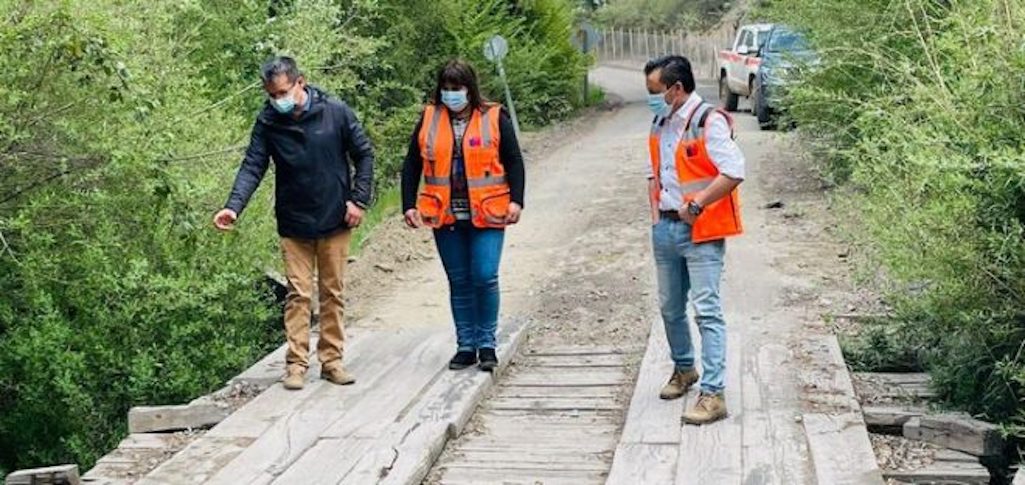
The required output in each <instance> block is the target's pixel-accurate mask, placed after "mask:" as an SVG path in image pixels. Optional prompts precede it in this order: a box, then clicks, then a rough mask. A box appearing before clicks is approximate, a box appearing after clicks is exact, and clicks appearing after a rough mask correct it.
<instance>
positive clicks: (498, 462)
mask: <svg viewBox="0 0 1025 485" xmlns="http://www.w3.org/2000/svg"><path fill="white" fill-rule="evenodd" d="M458 468H467V469H475V470H494V469H496V468H501V469H504V470H519V471H529V472H535V471H536V472H539V473H543V472H544V471H546V470H564V471H583V472H599V473H601V472H604V471H605V470H607V469H608V465H606V464H605V463H602V462H600V461H594V462H589V461H584V460H577V461H568V462H557V463H554V462H545V461H540V460H524V459H521V458H520V457H517V456H512V455H509V454H505V455H502V456H498V457H494V459H493V460H490V461H485V460H457V461H452V462H448V463H441V464H439V465H438V469H440V470H454V469H458ZM634 483H636V482H634ZM641 483H650V482H643V481H642V482H641Z"/></svg>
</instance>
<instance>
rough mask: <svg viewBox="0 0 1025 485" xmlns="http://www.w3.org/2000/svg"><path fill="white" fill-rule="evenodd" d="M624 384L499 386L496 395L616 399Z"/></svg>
mask: <svg viewBox="0 0 1025 485" xmlns="http://www.w3.org/2000/svg"><path fill="white" fill-rule="evenodd" d="M621 394H623V392H622V386H605V387H600V386H598V387H596V386H582V387H581V386H560V387H531V386H518V387H509V386H505V385H502V386H499V387H498V389H496V391H495V393H494V396H495V397H510V398H531V397H533V398H553V399H556V398H571V397H581V398H591V399H608V400H616V399H618V398H620V396H621Z"/></svg>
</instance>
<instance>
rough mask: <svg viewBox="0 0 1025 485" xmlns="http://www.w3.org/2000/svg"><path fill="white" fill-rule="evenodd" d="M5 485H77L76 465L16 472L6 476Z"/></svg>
mask: <svg viewBox="0 0 1025 485" xmlns="http://www.w3.org/2000/svg"><path fill="white" fill-rule="evenodd" d="M6 483H7V485H43V484H45V485H79V484H80V483H82V482H81V481H80V478H79V476H78V465H57V466H48V467H44V468H32V469H27V470H18V471H15V472H11V474H9V475H7V479H6Z"/></svg>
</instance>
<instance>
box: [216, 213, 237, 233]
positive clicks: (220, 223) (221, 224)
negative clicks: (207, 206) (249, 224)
mask: <svg viewBox="0 0 1025 485" xmlns="http://www.w3.org/2000/svg"><path fill="white" fill-rule="evenodd" d="M236 220H238V214H236V213H235V211H233V210H231V209H221V210H220V211H218V212H217V214H214V227H216V228H217V229H219V230H221V231H230V230H232V229H234V228H235V221H236Z"/></svg>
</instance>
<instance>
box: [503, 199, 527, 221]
mask: <svg viewBox="0 0 1025 485" xmlns="http://www.w3.org/2000/svg"><path fill="white" fill-rule="evenodd" d="M522 212H523V208H522V207H520V205H519V204H517V203H515V202H510V203H509V213H507V214H506V215H505V223H506V224H510V225H511V224H516V223H517V222H520V214H521V213H522Z"/></svg>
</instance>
